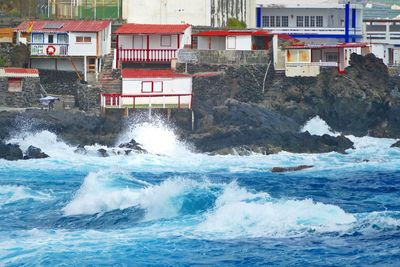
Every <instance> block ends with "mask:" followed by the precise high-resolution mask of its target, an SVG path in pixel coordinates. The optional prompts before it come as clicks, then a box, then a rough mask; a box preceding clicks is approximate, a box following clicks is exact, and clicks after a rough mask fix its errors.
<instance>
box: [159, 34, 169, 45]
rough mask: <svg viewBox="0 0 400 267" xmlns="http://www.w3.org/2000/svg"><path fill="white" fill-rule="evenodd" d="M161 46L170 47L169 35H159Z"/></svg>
mask: <svg viewBox="0 0 400 267" xmlns="http://www.w3.org/2000/svg"><path fill="white" fill-rule="evenodd" d="M161 46H167V47H171V35H161Z"/></svg>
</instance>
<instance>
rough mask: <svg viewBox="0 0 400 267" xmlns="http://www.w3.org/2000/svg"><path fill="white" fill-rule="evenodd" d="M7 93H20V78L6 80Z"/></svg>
mask: <svg viewBox="0 0 400 267" xmlns="http://www.w3.org/2000/svg"><path fill="white" fill-rule="evenodd" d="M8 91H9V92H22V79H21V78H8Z"/></svg>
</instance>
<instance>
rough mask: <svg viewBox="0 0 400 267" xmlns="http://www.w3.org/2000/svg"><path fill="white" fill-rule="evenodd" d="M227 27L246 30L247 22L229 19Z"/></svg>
mask: <svg viewBox="0 0 400 267" xmlns="http://www.w3.org/2000/svg"><path fill="white" fill-rule="evenodd" d="M226 26H227V27H228V28H229V29H246V28H247V25H246V22H244V21H241V20H238V19H237V18H228V21H227V23H226Z"/></svg>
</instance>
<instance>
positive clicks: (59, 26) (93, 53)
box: [15, 20, 111, 81]
mask: <svg viewBox="0 0 400 267" xmlns="http://www.w3.org/2000/svg"><path fill="white" fill-rule="evenodd" d="M15 31H16V33H17V42H25V43H27V44H28V46H29V47H30V52H31V58H30V66H31V67H34V68H38V69H47V70H63V71H76V72H81V73H83V74H84V80H85V81H87V74H88V73H93V74H95V75H96V78H97V75H98V73H99V72H100V71H101V65H102V59H103V58H104V56H106V55H107V54H110V53H111V23H110V21H85V20H77V21H68V20H57V21H46V20H44V21H25V22H23V23H21V24H20V25H19V26H18V27H16V28H15Z"/></svg>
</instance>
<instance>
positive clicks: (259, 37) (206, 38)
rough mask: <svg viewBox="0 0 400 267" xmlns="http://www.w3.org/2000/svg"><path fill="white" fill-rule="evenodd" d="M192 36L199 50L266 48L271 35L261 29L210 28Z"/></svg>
mask: <svg viewBox="0 0 400 267" xmlns="http://www.w3.org/2000/svg"><path fill="white" fill-rule="evenodd" d="M193 36H197V49H199V50H238V51H251V50H268V48H269V42H270V41H271V40H272V35H271V34H269V33H268V32H267V31H263V30H212V31H205V32H199V33H197V34H193ZM192 43H193V42H192Z"/></svg>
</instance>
